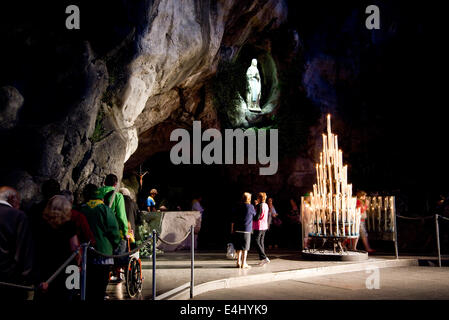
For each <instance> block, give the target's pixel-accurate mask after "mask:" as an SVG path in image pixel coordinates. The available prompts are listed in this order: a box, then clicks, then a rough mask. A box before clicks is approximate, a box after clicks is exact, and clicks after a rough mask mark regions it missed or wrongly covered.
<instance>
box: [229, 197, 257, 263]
mask: <svg viewBox="0 0 449 320" xmlns="http://www.w3.org/2000/svg"><path fill="white" fill-rule="evenodd" d="M255 215H256V211H255V209H254V206H253V205H252V204H251V193H249V192H245V193H244V194H243V197H242V202H241V203H240V204H239V206H238V207H237V210H236V214H235V216H234V219H233V220H234V221H233V223H232V225H231V233H232V234H233V235H234V247H235V250H236V253H237V267H238V268H242V269H247V268H251V266H250V265H248V263H247V262H246V258H247V255H248V250H249V248H250V244H251V231H252V226H253V218H254V216H255Z"/></svg>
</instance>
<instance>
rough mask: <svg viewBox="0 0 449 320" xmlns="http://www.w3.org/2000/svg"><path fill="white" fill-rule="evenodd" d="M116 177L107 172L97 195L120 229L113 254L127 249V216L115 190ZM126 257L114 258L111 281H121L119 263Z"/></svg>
mask: <svg viewBox="0 0 449 320" xmlns="http://www.w3.org/2000/svg"><path fill="white" fill-rule="evenodd" d="M117 183H118V178H117V176H116V175H115V174H108V175H107V176H106V178H105V179H104V184H105V185H104V187H101V188H100V189H98V196H99V197H100V198H101V199H103V200H104V203H105V205H107V206H108V207H109V208H111V210H112V211H114V213H115V218H116V219H117V223H118V228H119V230H120V237H121V241H120V244H119V246H118V247H117V249H116V250H115V251H114V254H123V253H125V252H127V249H128V242H127V237H128V218H127V217H126V209H125V200H124V198H123V195H122V194H121V193H120V192H118V190H116V187H117ZM127 259H128V257H123V258H116V259H115V264H116V265H117V268H116V269H115V271H114V272H113V276H112V277H111V281H113V282H121V281H122V280H123V274H122V273H121V268H120V265H123V264H125V263H126V262H127Z"/></svg>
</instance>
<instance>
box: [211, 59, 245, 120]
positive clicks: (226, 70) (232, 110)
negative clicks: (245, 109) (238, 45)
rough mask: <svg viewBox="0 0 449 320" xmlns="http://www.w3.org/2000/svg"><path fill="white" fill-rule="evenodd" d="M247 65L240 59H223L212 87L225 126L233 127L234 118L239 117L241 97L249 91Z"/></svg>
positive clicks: (216, 106) (215, 103) (214, 99)
mask: <svg viewBox="0 0 449 320" xmlns="http://www.w3.org/2000/svg"><path fill="white" fill-rule="evenodd" d="M247 85H248V84H247V81H246V67H245V66H244V65H243V64H242V63H241V62H238V61H234V62H232V61H231V62H226V61H221V62H220V64H219V65H218V70H217V73H216V75H215V77H214V78H213V79H212V83H211V87H212V92H213V102H214V106H215V108H216V109H217V112H218V115H219V117H220V119H221V120H222V123H223V124H224V127H226V128H230V127H232V123H233V122H234V121H232V119H234V118H236V117H238V115H239V107H240V97H246V93H247V92H248V88H247Z"/></svg>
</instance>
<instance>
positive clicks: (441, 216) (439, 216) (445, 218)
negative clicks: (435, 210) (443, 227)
mask: <svg viewBox="0 0 449 320" xmlns="http://www.w3.org/2000/svg"><path fill="white" fill-rule="evenodd" d="M437 216H438V218H442V219H444V220H448V221H449V218H446V217H443V216H440V215H439V214H438V215H437Z"/></svg>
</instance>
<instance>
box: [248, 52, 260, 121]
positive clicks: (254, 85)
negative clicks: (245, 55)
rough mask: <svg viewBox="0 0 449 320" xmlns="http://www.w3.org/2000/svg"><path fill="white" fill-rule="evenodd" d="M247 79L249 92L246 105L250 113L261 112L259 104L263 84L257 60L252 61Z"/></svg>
mask: <svg viewBox="0 0 449 320" xmlns="http://www.w3.org/2000/svg"><path fill="white" fill-rule="evenodd" d="M246 79H247V81H248V86H249V91H248V96H247V98H246V105H247V106H248V109H249V110H250V111H254V112H261V111H262V110H261V109H260V106H259V103H260V93H261V88H262V86H261V84H260V74H259V70H257V60H256V59H253V60H252V61H251V66H250V67H249V68H248V70H247V71H246Z"/></svg>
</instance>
